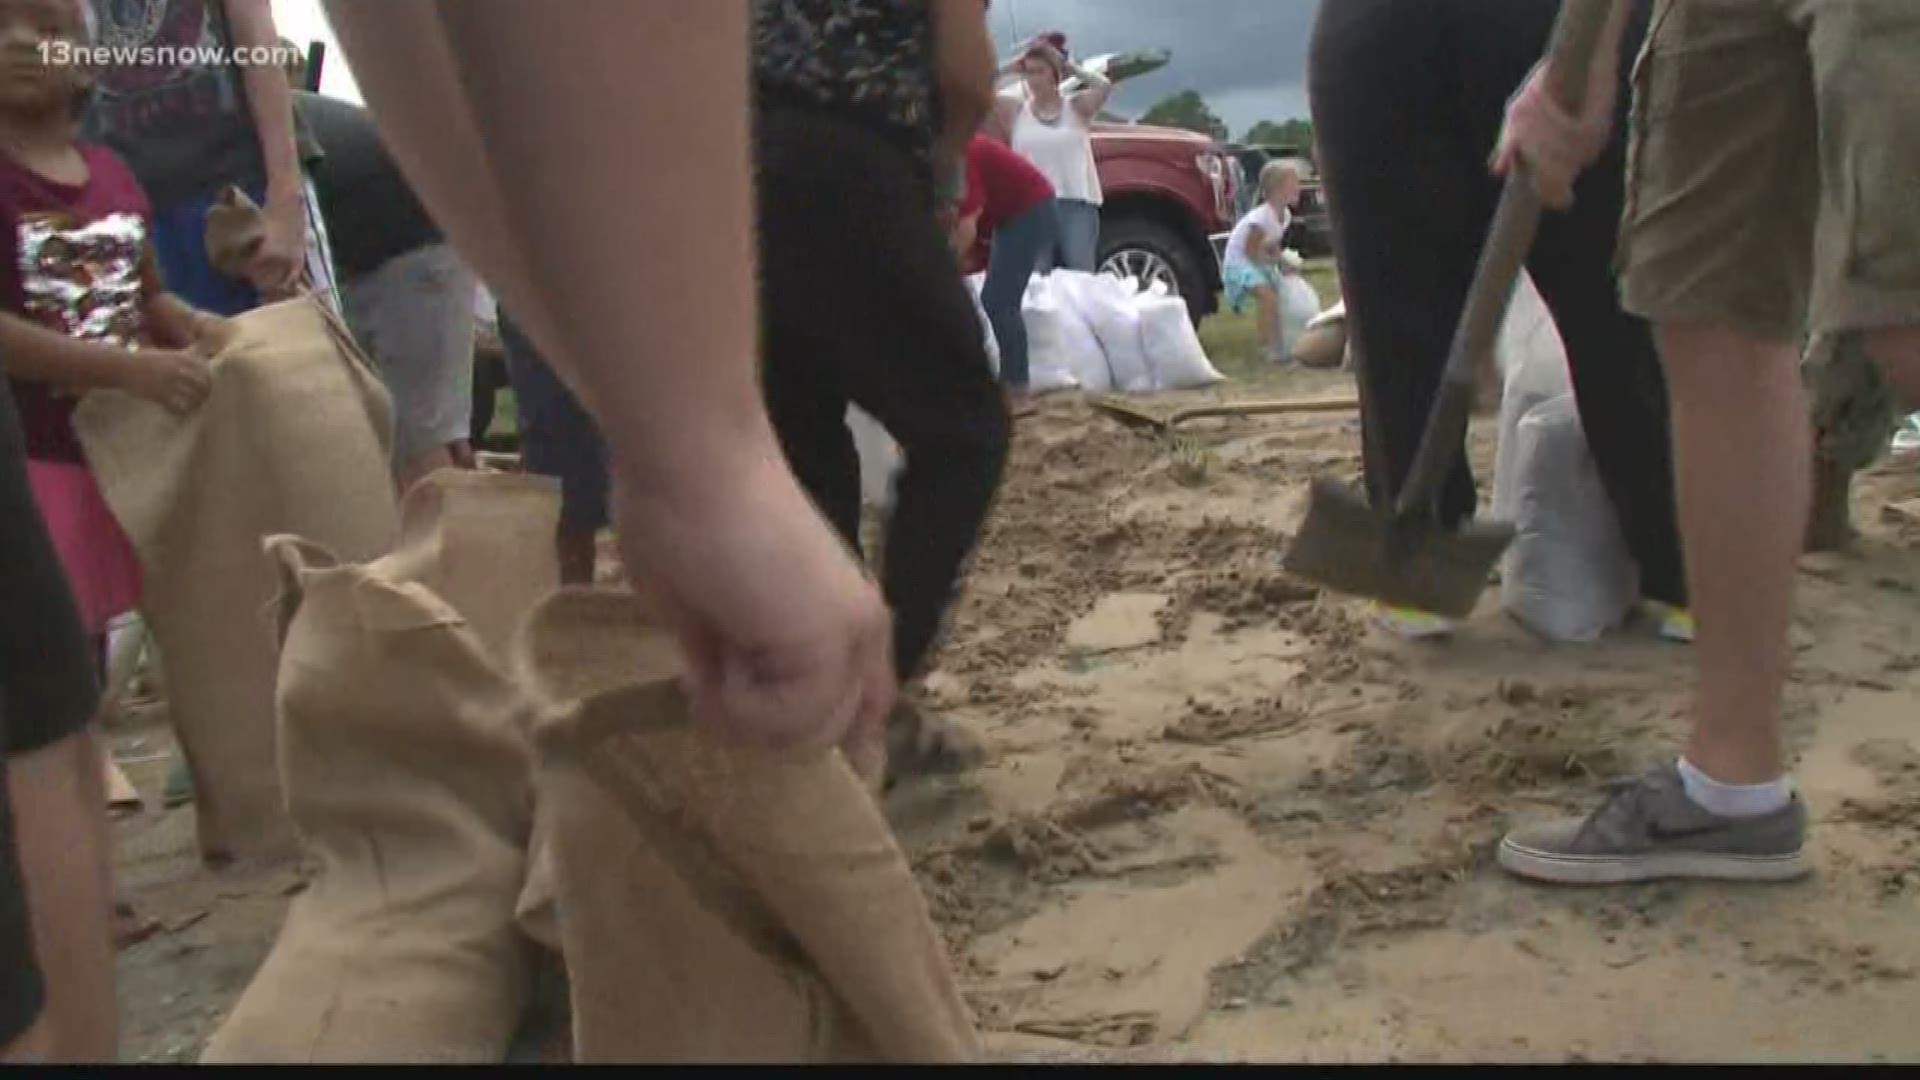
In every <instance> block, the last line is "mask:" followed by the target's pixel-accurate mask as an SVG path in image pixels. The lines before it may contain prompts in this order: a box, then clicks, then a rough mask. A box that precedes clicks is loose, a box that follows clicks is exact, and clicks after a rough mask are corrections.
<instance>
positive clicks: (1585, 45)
mask: <svg viewBox="0 0 1920 1080" xmlns="http://www.w3.org/2000/svg"><path fill="white" fill-rule="evenodd" d="M1625 2H1627V0H1564V2H1563V3H1562V4H1561V5H1560V14H1559V16H1558V18H1557V19H1555V21H1554V25H1553V38H1552V40H1551V42H1550V43H1549V45H1548V48H1547V66H1548V68H1549V70H1551V71H1552V72H1553V74H1554V77H1555V78H1554V86H1553V90H1554V96H1555V97H1556V98H1558V99H1559V100H1560V103H1561V105H1562V106H1564V107H1565V108H1566V109H1567V110H1568V111H1570V112H1572V113H1574V114H1575V115H1578V114H1579V111H1580V109H1581V106H1582V105H1583V103H1584V100H1583V99H1584V98H1585V97H1586V89H1587V74H1588V71H1589V70H1590V69H1591V67H1592V65H1593V61H1594V57H1595V53H1596V51H1597V49H1598V46H1599V43H1600V37H1601V34H1602V32H1603V31H1604V30H1605V29H1606V25H1607V17H1608V16H1609V15H1610V14H1612V11H1613V5H1614V4H1616V3H1625ZM1540 212H1541V206H1540V197H1539V195H1537V194H1535V192H1534V189H1533V177H1532V175H1531V172H1530V171H1529V170H1528V168H1527V167H1526V164H1525V163H1524V162H1519V163H1516V165H1515V167H1514V169H1513V171H1512V172H1511V173H1509V174H1508V175H1507V183H1506V187H1505V189H1504V190H1502V191H1501V193H1500V205H1499V208H1498V209H1496V210H1495V211H1494V215H1493V225H1492V227H1491V228H1490V229H1489V230H1488V232H1487V243H1486V247H1485V248H1484V249H1482V251H1481V253H1480V265H1479V266H1478V267H1477V268H1476V269H1475V271H1474V275H1473V287H1472V289H1471V290H1470V291H1469V292H1468V293H1467V306H1466V310H1465V311H1463V312H1462V313H1461V315H1460V324H1459V326H1458V328H1457V329H1456V330H1455V331H1454V335H1453V344H1452V347H1451V349H1450V350H1449V351H1448V353H1447V366H1446V370H1445V372H1444V373H1443V375H1442V376H1441V381H1440V389H1439V392H1438V393H1437V394H1436V395H1435V397H1434V402H1433V411H1432V413H1431V414H1430V415H1429V417H1428V419H1427V430H1426V434H1425V435H1424V436H1423V437H1422V438H1421V440H1420V449H1419V452H1418V453H1416V454H1415V455H1414V459H1413V467H1412V468H1411V469H1410V470H1409V471H1408V474H1407V482H1406V486H1405V487H1403V488H1401V489H1400V497H1399V499H1398V500H1397V502H1396V503H1395V506H1394V516H1395V517H1396V518H1399V519H1408V518H1411V517H1415V516H1423V515H1424V516H1432V510H1433V505H1434V501H1435V497H1436V496H1437V495H1438V494H1439V492H1440V488H1441V485H1442V483H1443V482H1444V481H1445V479H1446V475H1447V472H1448V470H1449V469H1451V468H1452V467H1453V464H1454V461H1455V459H1456V458H1457V457H1458V456H1459V455H1460V454H1461V453H1462V452H1463V447H1464V442H1463V440H1464V438H1465V436H1466V432H1467V421H1468V419H1469V417H1470V416H1471V414H1472V410H1473V396H1474V358H1475V357H1478V356H1483V355H1485V354H1486V353H1487V351H1488V350H1490V349H1492V348H1493V347H1494V342H1495V341H1496V339H1498V337H1499V334H1500V324H1501V323H1502V322H1503V321H1505V319H1506V316H1507V303H1508V301H1509V300H1511V299H1512V298H1513V284H1514V282H1515V281H1517V280H1519V277H1520V268H1521V266H1522V265H1523V264H1524V263H1525V262H1526V259H1527V253H1528V251H1530V250H1531V249H1532V248H1533V235H1534V232H1535V231H1536V230H1537V229H1538V228H1539V226H1540Z"/></svg>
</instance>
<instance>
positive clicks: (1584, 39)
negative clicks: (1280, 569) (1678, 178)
mask: <svg viewBox="0 0 1920 1080" xmlns="http://www.w3.org/2000/svg"><path fill="white" fill-rule="evenodd" d="M1615 2H1618V0H1566V2H1565V3H1563V4H1562V5H1561V7H1560V14H1559V17H1558V19H1557V20H1556V21H1555V23H1554V28H1553V39H1552V43H1551V44H1550V46H1549V49H1548V61H1549V63H1550V65H1551V67H1552V69H1553V71H1554V72H1555V74H1556V76H1557V78H1556V80H1555V86H1554V87H1553V91H1554V95H1555V97H1557V98H1558V99H1559V101H1560V103H1561V104H1562V105H1563V106H1565V107H1566V108H1567V109H1568V110H1569V111H1573V112H1576V113H1577V112H1578V111H1579V108H1580V102H1581V99H1582V98H1583V97H1584V96H1585V90H1586V85H1587V69H1588V67H1589V66H1590V65H1591V63H1592V61H1593V55H1594V51H1595V47H1596V46H1597V44H1598V42H1599V39H1600V33H1601V30H1602V29H1603V28H1604V26H1605V24H1606V21H1607V15H1608V12H1609V9H1610V8H1611V6H1612V4H1613V3H1615ZM1540 213H1541V206H1540V199H1539V196H1538V195H1536V194H1535V193H1534V190H1533V180H1532V177H1531V175H1530V174H1529V171H1528V170H1527V169H1526V167H1525V166H1524V163H1522V164H1520V165H1518V166H1516V167H1515V168H1514V170H1513V171H1512V172H1511V173H1510V174H1509V175H1508V177H1507V183H1506V188H1505V189H1504V190H1503V191H1502V192H1501V195H1500V205H1499V208H1498V209H1497V210H1496V211H1495V212H1494V217H1493V225H1492V228H1491V229H1490V230H1489V231H1488V234H1487V243H1486V247H1485V250H1483V251H1482V253H1481V255H1480V265H1479V267H1478V268H1477V269H1476V270H1475V271H1474V277H1473V288H1472V290H1471V291H1470V292H1469V293H1468V294H1467V305H1466V310H1465V311H1464V312H1462V314H1461V316H1460V324H1459V327H1458V328H1457V329H1456V330H1455V332H1454V336H1453V343H1452V346H1451V348H1450V349H1449V351H1448V353H1447V366H1446V369H1445V371H1444V372H1443V374H1442V375H1441V381H1440V388H1439V391H1438V393H1437V394H1436V395H1435V397H1434V402H1433V411H1432V412H1431V414H1429V416H1428V418H1427V430H1426V433H1425V435H1424V436H1422V438H1421V440H1420V449H1419V451H1418V453H1416V454H1415V456H1414V459H1413V468H1412V469H1411V470H1410V471H1409V473H1408V475H1407V482H1406V486H1405V487H1403V488H1402V489H1401V491H1400V495H1399V498H1398V500H1397V501H1396V502H1395V503H1394V505H1393V506H1392V507H1390V508H1385V509H1382V510H1376V509H1374V508H1373V507H1371V506H1369V505H1368V504H1367V502H1366V500H1365V499H1363V498H1362V497H1361V496H1360V495H1359V494H1358V493H1357V492H1355V491H1353V490H1350V489H1349V488H1348V487H1347V486H1345V485H1343V484H1341V483H1339V482H1337V481H1334V480H1329V479H1326V478H1319V479H1316V480H1314V481H1313V485H1312V488H1311V491H1310V493H1309V495H1310V497H1309V501H1308V503H1307V520H1306V522H1305V523H1304V524H1302V525H1301V527H1300V535H1299V536H1298V537H1297V538H1296V539H1295V540H1294V542H1293V545H1292V546H1291V547H1290V548H1289V549H1288V551H1287V554H1286V558H1285V560H1284V565H1285V566H1286V568H1287V570H1288V571H1289V572H1291V573H1293V574H1296V575H1298V576H1300V577H1303V578H1306V579H1308V580H1311V581H1315V582H1318V583H1319V584H1321V585H1324V586H1326V587H1327V588H1329V589H1333V590H1336V591H1338V592H1345V593H1351V594H1354V595H1357V596H1365V597H1370V598H1372V599H1375V600H1378V601H1381V602H1382V603H1385V604H1388V605H1390V606H1394V607H1409V608H1415V609H1418V610H1420V611H1427V612H1431V613H1433V614H1436V615H1443V616H1446V617H1448V618H1454V619H1463V618H1466V617H1467V616H1468V615H1470V614H1472V613H1473V608H1474V605H1475V603H1476V602H1477V601H1478V600H1479V598H1480V594H1481V592H1482V591H1484V590H1485V589H1486V587H1487V580H1488V576H1489V575H1490V573H1491V572H1492V570H1493V565H1494V563H1495V562H1497V561H1498V560H1499V558H1500V555H1501V553H1502V552H1504V551H1505V550H1506V548H1507V545H1508V544H1509V543H1511V542H1512V540H1513V535H1514V528H1513V526H1512V525H1511V524H1509V523H1506V522H1500V521H1482V522H1470V523H1468V524H1467V525H1466V526H1465V527H1464V528H1463V529H1462V530H1461V531H1460V532H1458V533H1448V532H1446V531H1445V530H1443V529H1441V528H1440V525H1439V520H1438V514H1437V512H1436V505H1437V503H1438V496H1439V493H1440V489H1441V484H1442V482H1443V481H1444V479H1445V478H1446V475H1447V472H1448V470H1449V469H1451V468H1452V467H1453V465H1454V463H1455V455H1457V454H1460V453H1464V452H1465V451H1464V447H1465V435H1466V431H1467V420H1468V417H1469V415H1470V413H1471V412H1472V409H1473V399H1474V388H1475V379H1474V359H1475V358H1476V357H1480V356H1484V355H1486V353H1487V351H1488V350H1490V349H1492V348H1493V346H1494V340H1495V337H1496V336H1497V335H1498V334H1499V332H1500V324H1501V322H1502V321H1503V320H1504V319H1505V318H1506V313H1507V302H1508V301H1509V300H1510V299H1511V298H1512V295H1513V286H1514V282H1515V281H1516V280H1517V279H1518V278H1519V275H1520V267H1521V264H1522V263H1523V262H1525V261H1526V257H1527V252H1528V250H1529V249H1530V248H1531V247H1532V246H1533V234H1534V230H1535V229H1536V228H1537V227H1538V226H1539V224H1540Z"/></svg>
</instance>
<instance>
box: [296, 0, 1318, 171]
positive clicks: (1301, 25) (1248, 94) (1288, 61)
mask: <svg viewBox="0 0 1920 1080" xmlns="http://www.w3.org/2000/svg"><path fill="white" fill-rule="evenodd" d="M368 2H371V0H368ZM527 2H529V3H536V2H538V3H551V2H554V0H527ZM562 2H564V0H562ZM681 2H683V3H688V4H693V3H700V2H702V0H681ZM1318 6H1319V0H993V9H992V18H993V33H994V37H995V38H996V39H998V41H999V42H1000V45H1001V47H1002V49H1010V48H1011V47H1012V46H1013V44H1014V43H1015V42H1018V41H1021V40H1024V39H1026V38H1028V37H1031V36H1032V35H1034V34H1036V33H1038V32H1040V31H1042V30H1060V31H1063V32H1065V33H1066V35H1067V44H1068V47H1069V48H1071V49H1072V50H1073V52H1074V53H1075V54H1076V55H1079V56H1096V55H1099V54H1100V53H1106V52H1121V51H1124V50H1129V49H1155V48H1159V49H1170V50H1172V52H1173V62H1172V63H1171V64H1169V65H1168V66H1167V67H1166V68H1165V69H1163V70H1161V71H1158V72H1155V73H1154V74H1152V75H1148V76H1144V77H1142V78H1140V79H1139V80H1137V81H1135V82H1129V83H1126V84H1125V85H1123V86H1122V87H1121V89H1120V92H1119V94H1118V95H1117V97H1116V99H1115V108H1116V110H1117V111H1119V112H1122V113H1125V114H1127V115H1131V116H1137V115H1139V114H1140V113H1142V112H1144V111H1146V108H1147V107H1148V106H1149V105H1152V104H1153V103H1154V102H1155V101H1156V100H1158V99H1159V98H1161V97H1164V96H1165V95H1167V94H1171V93H1175V92H1178V91H1180V90H1188V89H1191V90H1198V91H1200V93H1202V94H1203V95H1205V96H1206V99H1207V101H1208V103H1210V104H1211V105H1212V106H1213V109H1214V111H1215V112H1217V113H1219V114H1220V116H1221V118H1222V119H1224V120H1226V122H1227V126H1228V127H1229V128H1231V129H1232V132H1233V135H1234V136H1235V137H1236V138H1237V137H1239V136H1240V135H1242V134H1244V133H1245V132H1246V129H1247V128H1248V127H1249V126H1251V125H1252V124H1253V123H1254V122H1255V121H1258V120H1287V119H1290V118H1292V117H1296V116H1298V117H1305V116H1306V115H1307V93H1306V87H1305V84H1304V78H1303V74H1302V73H1303V72H1304V71H1305V70H1306V57H1307V33H1308V30H1309V29H1310V28H1311V27H1312V25H1313V13H1314V11H1315V9H1316V8H1317V7H1318ZM273 13H274V19H275V21H277V22H278V23H279V26H280V32H281V34H283V35H285V36H286V37H289V38H292V39H293V40H294V41H296V42H299V43H300V44H302V45H304V44H306V43H307V42H309V41H314V40H319V41H325V42H326V43H327V54H328V55H327V64H326V69H325V71H324V72H323V73H322V80H323V85H322V86H321V89H322V90H324V91H325V92H327V93H329V94H334V95H337V96H340V97H347V98H352V99H354V100H356V101H357V100H359V97H360V93H359V89H358V88H357V87H355V86H354V84H353V75H352V73H351V72H349V71H348V70H347V68H346V64H345V63H344V62H343V61H342V59H341V57H340V50H339V47H338V46H337V45H336V44H335V43H334V40H333V34H332V32H331V31H330V30H328V28H327V24H326V19H325V17H324V16H323V15H322V14H321V12H320V4H319V0H273Z"/></svg>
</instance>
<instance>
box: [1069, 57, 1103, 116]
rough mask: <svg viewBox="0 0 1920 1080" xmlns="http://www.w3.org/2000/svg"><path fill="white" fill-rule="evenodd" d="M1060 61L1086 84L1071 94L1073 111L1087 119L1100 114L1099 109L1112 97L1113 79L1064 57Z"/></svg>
mask: <svg viewBox="0 0 1920 1080" xmlns="http://www.w3.org/2000/svg"><path fill="white" fill-rule="evenodd" d="M1056 55H1058V54H1056ZM1061 61H1062V63H1064V64H1065V66H1066V68H1067V70H1068V71H1069V72H1071V73H1073V74H1075V75H1078V76H1080V81H1081V82H1083V83H1086V84H1087V85H1086V89H1084V90H1078V91H1075V93H1074V95H1073V108H1074V111H1075V112H1078V113H1079V114H1080V115H1081V117H1082V118H1083V119H1086V120H1089V121H1091V120H1093V119H1095V118H1096V117H1098V116H1099V115H1100V110H1101V109H1104V108H1106V107H1107V102H1108V101H1109V100H1111V99H1112V98H1113V80H1111V79H1109V78H1107V77H1106V76H1105V75H1102V74H1100V73H1099V72H1097V71H1094V70H1093V69H1091V68H1085V67H1081V66H1080V65H1079V64H1076V63H1074V62H1073V61H1071V60H1068V59H1066V58H1065V57H1061Z"/></svg>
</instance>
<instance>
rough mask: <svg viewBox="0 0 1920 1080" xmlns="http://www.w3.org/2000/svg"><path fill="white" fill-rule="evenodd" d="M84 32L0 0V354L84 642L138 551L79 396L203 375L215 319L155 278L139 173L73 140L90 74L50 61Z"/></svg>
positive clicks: (180, 385)
mask: <svg viewBox="0 0 1920 1080" xmlns="http://www.w3.org/2000/svg"><path fill="white" fill-rule="evenodd" d="M83 37H84V33H83V31H82V29H81V22H80V16H79V12H78V9H77V8H76V7H75V5H74V3H73V0H0V368H4V370H5V371H6V373H7V377H8V379H9V381H10V384H11V387H12V390H13V394H14V398H15V401H16V402H17V403H18V405H19V411H20V420H21V426H22V428H23V432H24V435H25V442H26V453H27V470H28V478H29V481H30V482H31V485H32V488H33V493H34V498H35V500H36V501H37V502H38V503H39V506H40V512H41V515H42V517H43V518H44V519H45V521H46V525H47V529H48V532H49V533H50V534H51V535H52V537H53V542H54V547H55V550H56V551H57V553H58V555H59V558H60V563H61V566H62V568H63V569H64V570H65V572H66V576H67V579H68V583H69V585H70V586H71V588H72V591H73V595H74V598H75V600H76V601H78V604H79V608H80V614H81V619H82V621H83V623H84V625H85V629H86V631H87V633H88V634H90V635H93V636H94V638H95V639H96V642H97V643H98V642H102V641H104V636H105V633H106V629H107V623H108V621H109V620H110V619H112V618H114V617H115V616H118V615H120V614H123V613H125V612H127V611H130V610H132V609H133V608H134V606H135V605H136V603H137V602H138V599H139V584H140V575H139V565H138V563H137V562H136V561H135V558H134V553H133V548H132V545H131V544H130V543H129V542H128V540H127V537H126V535H125V534H124V533H123V532H122V531H121V530H120V527H119V525H118V523H117V522H116V521H115V520H114V518H113V515H112V513H111V512H110V511H109V510H108V508H107V505H106V502H105V500H104V499H103V498H102V497H101V495H100V490H99V488H98V487H97V486H96V485H95V483H94V480H93V476H92V473H91V472H90V471H89V470H88V468H87V464H86V458H85V456H84V455H83V454H82V452H81V447H80V441H79V438H78V436H77V435H76V434H75V432H74V429H73V411H74V407H75V405H76V404H77V403H78V401H79V398H80V395H82V394H84V393H85V392H87V391H89V390H96V389H103V388H112V389H118V390H124V391H126V392H127V393H130V394H133V395H135V396H138V397H141V398H145V399H147V400H149V401H152V402H155V403H157V404H159V405H161V406H163V407H165V408H167V409H169V410H171V411H173V412H175V413H180V414H185V413H188V412H191V411H193V410H194V409H196V408H198V407H199V406H200V404H201V402H202V401H203V400H204V399H205V398H206V396H207V393H208V391H209V389H210V387H211V382H210V378H209V375H208V369H207V365H206V361H205V358H204V353H205V351H206V350H207V349H208V347H209V346H210V344H211V341H212V340H213V339H214V338H215V337H216V336H217V335H218V333H219V326H220V322H219V320H217V319H214V318H213V317H211V316H207V315H204V314H202V313H200V312H196V311H194V310H193V309H191V308H189V307H187V306H186V305H185V304H183V303H181V302H179V301H178V300H176V299H174V298H172V297H170V296H168V295H167V294H166V293H165V291H164V290H163V288H162V286H161V283H160V277H159V272H158V270H157V269H156V266H157V264H156V262H155V260H154V255H153V249H152V245H151V243H150V239H149V238H150V235H151V229H150V214H149V209H148V205H147V199H146V196H145V195H144V194H143V193H142V191H141V189H140V186H139V184H138V183H137V182H136V181H135V180H134V178H133V175H132V174H131V173H130V172H129V171H128V170H127V168H126V166H125V165H123V164H122V163H121V162H120V160H119V159H118V158H117V157H115V156H114V154H113V153H112V152H111V151H108V150H105V149H103V148H101V147H98V146H93V145H89V144H85V143H82V142H80V141H79V139H78V134H77V133H78V114H79V112H80V107H81V105H82V104H83V103H84V101H85V99H86V94H87V92H88V89H89V84H88V81H87V77H86V75H85V73H84V72H83V71H82V70H80V69H79V68H77V67H74V66H71V65H63V64H60V63H58V60H59V58H60V56H61V55H62V54H61V51H60V49H59V43H62V42H74V43H77V42H79V41H81V40H82V39H83Z"/></svg>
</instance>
